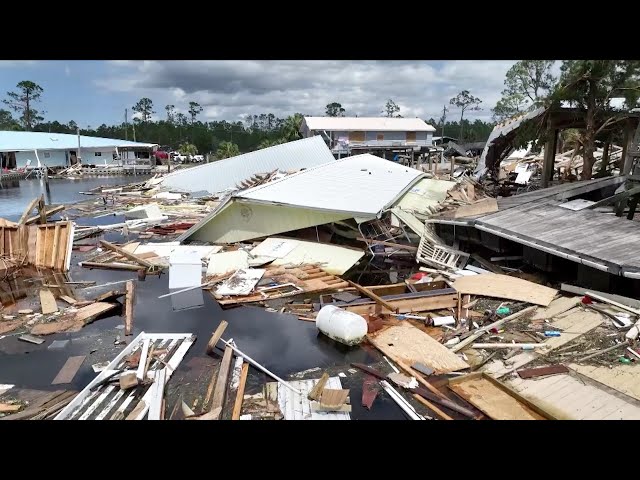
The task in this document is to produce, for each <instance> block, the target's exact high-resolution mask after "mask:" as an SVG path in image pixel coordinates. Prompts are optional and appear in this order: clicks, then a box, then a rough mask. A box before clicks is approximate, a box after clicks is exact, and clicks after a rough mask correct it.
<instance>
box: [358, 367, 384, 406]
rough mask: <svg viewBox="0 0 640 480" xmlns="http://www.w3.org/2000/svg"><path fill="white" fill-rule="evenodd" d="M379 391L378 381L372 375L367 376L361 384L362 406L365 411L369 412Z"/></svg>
mask: <svg viewBox="0 0 640 480" xmlns="http://www.w3.org/2000/svg"><path fill="white" fill-rule="evenodd" d="M379 391H380V385H379V384H378V380H377V379H376V378H375V377H373V376H372V375H367V376H366V377H365V379H364V381H363V382H362V406H363V407H366V408H367V410H371V405H373V401H374V400H375V399H376V396H377V395H378V392H379Z"/></svg>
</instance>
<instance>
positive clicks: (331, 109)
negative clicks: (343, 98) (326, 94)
mask: <svg viewBox="0 0 640 480" xmlns="http://www.w3.org/2000/svg"><path fill="white" fill-rule="evenodd" d="M344 112H345V110H344V108H342V105H340V104H339V103H337V102H331V103H329V104H327V106H326V110H325V113H326V115H327V117H344Z"/></svg>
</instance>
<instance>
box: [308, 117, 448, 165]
mask: <svg viewBox="0 0 640 480" xmlns="http://www.w3.org/2000/svg"><path fill="white" fill-rule="evenodd" d="M300 131H301V133H302V136H303V137H312V136H314V135H320V136H321V137H322V138H323V139H324V140H325V142H327V145H329V148H330V149H331V151H332V152H333V154H334V155H335V156H336V157H337V158H342V157H344V156H349V155H355V154H358V153H372V154H375V155H378V156H380V157H382V158H386V159H389V160H392V159H393V158H394V156H395V155H396V154H405V155H407V154H408V155H411V156H413V155H415V154H423V153H428V152H430V151H431V150H432V144H433V142H432V137H433V132H435V131H436V129H435V128H434V127H432V126H431V125H429V124H427V123H426V122H425V121H424V120H421V119H419V118H389V117H304V119H303V121H302V125H301V127H300Z"/></svg>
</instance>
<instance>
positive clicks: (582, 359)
mask: <svg viewBox="0 0 640 480" xmlns="http://www.w3.org/2000/svg"><path fill="white" fill-rule="evenodd" d="M627 345H629V342H628V341H626V342H622V343H618V344H617V345H613V346H612V347H609V348H603V349H602V350H598V351H597V352H593V353H592V354H591V355H587V356H586V357H582V358H579V359H578V360H577V361H578V362H584V361H586V360H589V359H591V358H594V357H597V356H599V355H602V354H603V353H607V352H611V351H612V350H617V349H618V348H621V347H626V346H627Z"/></svg>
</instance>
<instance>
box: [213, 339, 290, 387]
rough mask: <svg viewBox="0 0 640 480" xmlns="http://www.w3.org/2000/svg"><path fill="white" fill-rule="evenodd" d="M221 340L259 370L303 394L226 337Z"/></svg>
mask: <svg viewBox="0 0 640 480" xmlns="http://www.w3.org/2000/svg"><path fill="white" fill-rule="evenodd" d="M220 341H221V342H222V343H224V344H225V345H226V346H227V347H229V348H231V349H232V350H233V351H234V352H236V354H238V355H240V356H241V357H243V358H244V359H245V360H246V361H247V362H249V363H250V364H251V365H253V366H254V367H256V368H257V369H258V370H262V371H263V372H264V373H266V374H267V375H269V376H270V377H272V378H275V379H276V380H277V381H278V382H280V383H281V384H282V385H284V386H285V387H287V388H288V389H289V390H291V391H292V392H295V393H297V394H298V395H302V392H301V391H300V390H298V389H297V388H294V387H292V386H291V385H290V384H289V383H287V382H286V381H284V380H283V379H281V378H280V377H279V376H277V375H276V374H275V373H273V372H270V371H269V370H267V369H266V368H264V367H263V366H262V365H260V364H259V363H258V362H256V361H255V360H254V359H253V358H251V357H248V356H247V355H245V354H244V353H242V352H241V351H240V350H238V349H237V348H236V347H234V346H233V344H232V343H231V342H227V341H226V340H225V339H223V338H221V339H220Z"/></svg>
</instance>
